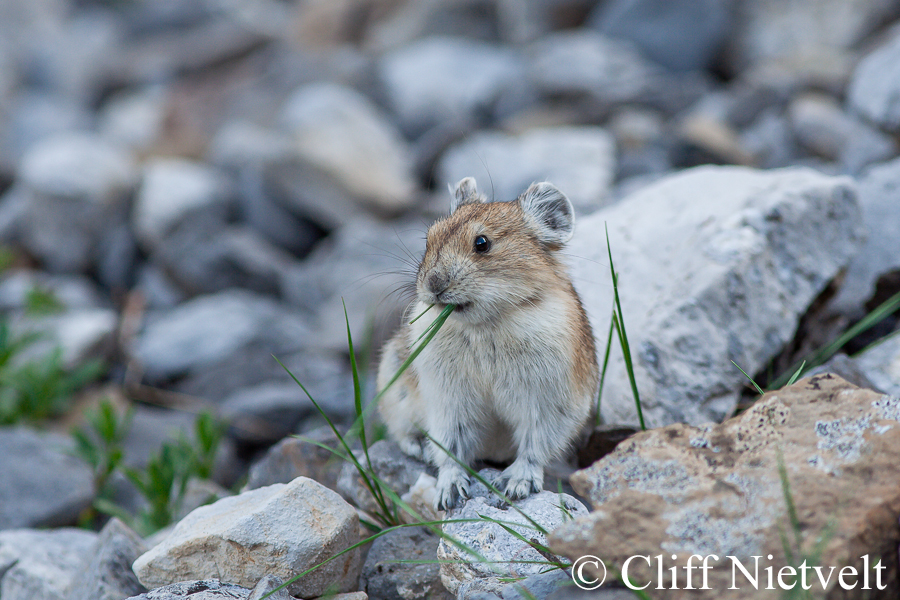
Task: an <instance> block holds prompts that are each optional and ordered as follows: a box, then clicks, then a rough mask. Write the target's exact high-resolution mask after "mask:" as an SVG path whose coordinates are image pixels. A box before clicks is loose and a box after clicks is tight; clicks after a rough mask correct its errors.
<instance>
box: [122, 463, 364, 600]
mask: <svg viewBox="0 0 900 600" xmlns="http://www.w3.org/2000/svg"><path fill="white" fill-rule="evenodd" d="M358 528H359V517H358V516H357V514H356V511H355V510H353V508H351V507H350V506H349V505H348V504H347V503H345V502H344V501H343V500H341V499H340V497H339V496H338V495H337V494H336V493H334V492H332V491H331V490H328V489H327V488H325V487H323V486H321V485H319V484H318V483H316V482H315V481H313V480H311V479H307V478H306V477H298V478H297V479H295V480H294V481H292V482H291V483H289V484H275V485H271V486H268V487H264V488H259V489H257V490H250V491H247V492H244V493H242V494H239V495H237V496H232V497H230V498H223V499H222V500H219V501H218V502H216V503H215V504H211V505H209V506H203V507H201V508H198V509H197V510H195V511H194V512H192V513H191V514H189V515H188V516H187V517H185V518H184V519H182V520H181V521H180V522H179V523H178V525H176V526H175V529H174V530H173V531H172V533H171V534H170V535H169V537H167V538H166V539H165V541H163V542H162V543H161V544H160V545H158V546H156V547H154V548H152V549H151V550H150V551H149V552H147V553H146V554H144V555H143V556H141V557H140V558H138V560H137V561H135V563H134V572H135V573H136V574H137V576H138V579H139V580H140V581H141V583H143V584H144V585H145V586H147V587H148V588H153V587H157V586H161V585H168V584H170V583H172V582H173V581H184V580H190V579H195V578H197V577H202V576H204V575H205V574H209V573H216V574H218V575H219V579H221V580H222V581H227V582H234V583H235V584H237V585H242V586H244V587H250V586H253V585H256V583H257V582H258V581H259V580H260V579H261V578H262V577H264V576H265V575H275V576H277V577H281V578H282V579H284V580H285V581H286V580H288V579H290V578H291V577H293V576H295V575H297V574H298V573H300V572H302V571H304V570H306V569H308V568H310V567H312V566H314V565H317V564H319V563H321V562H322V561H324V560H326V559H328V558H331V557H332V556H334V555H335V554H337V553H338V552H340V551H342V550H344V549H345V548H348V547H349V546H351V545H352V544H354V543H356V542H357V541H358V539H359V538H358V535H359V533H358ZM359 567H360V558H359V551H358V550H353V551H351V552H348V553H347V554H344V555H343V556H342V557H340V558H338V559H337V560H334V561H332V562H330V563H328V564H327V565H325V566H323V567H322V568H320V569H317V570H316V571H313V572H312V573H310V574H308V575H306V576H305V577H303V578H301V579H299V580H297V581H295V582H294V583H292V584H291V585H290V586H289V587H288V591H289V592H290V593H291V595H295V596H299V595H302V596H318V595H321V594H323V593H324V592H325V590H326V589H331V590H334V591H348V590H351V589H353V588H355V587H356V579H357V577H358V573H359Z"/></svg>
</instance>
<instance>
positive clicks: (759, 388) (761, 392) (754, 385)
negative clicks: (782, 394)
mask: <svg viewBox="0 0 900 600" xmlns="http://www.w3.org/2000/svg"><path fill="white" fill-rule="evenodd" d="M731 364H733V365H734V366H736V367H737V368H738V369H740V371H741V373H743V374H744V377H746V378H747V379H749V380H750V383H752V384H753V387H755V388H756V391H757V392H759V395H760V396H762V395H763V394H765V393H766V392H765V391H764V390H763V389H762V388H761V387H759V384H757V383H756V382H755V381H753V378H752V377H750V376H749V375H747V371H745V370H743V369H741V365H739V364H737V363H736V362H734V361H731Z"/></svg>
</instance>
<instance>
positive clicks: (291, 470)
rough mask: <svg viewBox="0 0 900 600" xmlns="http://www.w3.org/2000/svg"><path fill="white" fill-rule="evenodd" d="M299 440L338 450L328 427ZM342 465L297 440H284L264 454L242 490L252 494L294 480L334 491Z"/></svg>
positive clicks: (326, 452) (319, 448)
mask: <svg viewBox="0 0 900 600" xmlns="http://www.w3.org/2000/svg"><path fill="white" fill-rule="evenodd" d="M302 438H305V439H309V440H312V441H314V442H318V443H320V444H324V445H326V446H328V447H329V448H333V449H334V450H338V449H339V446H340V442H338V439H337V438H336V437H335V435H334V432H333V431H332V430H331V428H330V427H327V426H325V427H319V428H318V429H315V430H313V431H310V432H308V433H304V434H303V435H302ZM343 464H344V462H343V460H341V459H340V458H339V457H338V456H336V455H335V454H334V453H333V452H329V451H328V450H326V449H324V448H321V447H319V446H317V445H316V444H313V443H310V442H307V441H305V440H304V439H300V438H297V437H286V438H284V439H283V440H281V441H280V442H278V443H277V444H275V445H274V446H272V447H271V448H269V450H268V451H267V452H266V454H265V456H263V457H262V458H261V459H259V461H258V462H256V463H255V464H254V465H253V466H252V467H250V474H249V475H248V476H247V485H246V486H245V489H248V490H252V489H256V488H259V487H263V486H266V485H272V484H273V483H288V482H291V481H293V480H294V479H296V478H297V477H309V478H310V479H313V480H315V481H318V482H319V483H321V484H322V485H324V486H325V487H327V488H329V489H332V490H336V489H337V480H338V476H339V475H340V472H341V466H342V465H343Z"/></svg>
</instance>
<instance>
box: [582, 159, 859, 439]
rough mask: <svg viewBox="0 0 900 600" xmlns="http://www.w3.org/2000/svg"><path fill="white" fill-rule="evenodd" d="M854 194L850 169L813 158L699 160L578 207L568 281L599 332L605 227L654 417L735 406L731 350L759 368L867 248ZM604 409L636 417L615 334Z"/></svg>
mask: <svg viewBox="0 0 900 600" xmlns="http://www.w3.org/2000/svg"><path fill="white" fill-rule="evenodd" d="M855 196H856V194H855V189H854V186H853V185H852V183H851V182H850V181H849V180H848V179H844V178H834V177H827V176H824V175H820V174H818V173H816V172H813V171H811V170H807V169H789V170H782V171H768V172H762V171H754V170H751V169H745V168H738V167H702V168H696V169H691V170H688V171H685V172H682V173H679V174H677V175H673V176H669V177H667V178H665V179H663V180H661V181H659V182H657V183H655V184H652V185H650V186H647V187H645V188H642V189H640V190H638V191H637V192H635V193H634V194H632V195H631V196H628V197H627V198H625V199H623V200H622V201H620V202H619V203H618V204H615V205H613V206H610V207H607V208H604V209H601V210H599V211H597V212H596V213H594V214H593V215H590V216H589V217H587V218H584V219H581V221H579V223H578V225H577V227H576V232H575V237H574V238H573V240H572V241H571V242H570V243H569V245H568V247H567V250H566V252H567V254H568V255H569V256H572V257H578V258H574V259H572V260H571V263H572V268H571V275H572V281H573V282H574V284H575V287H576V289H577V290H578V291H579V293H580V295H581V299H582V301H583V303H584V306H585V309H586V310H587V313H588V316H589V318H590V319H591V323H592V325H593V328H594V332H595V335H598V336H605V333H606V332H607V331H608V329H609V318H610V307H611V306H612V305H613V298H612V290H611V286H610V281H609V280H608V279H606V278H605V277H604V276H601V275H599V271H598V267H597V265H598V263H599V264H606V263H608V262H609V258H608V255H607V247H606V243H605V240H604V235H603V231H604V227H606V226H608V227H609V237H610V244H611V247H612V255H613V260H614V264H615V267H616V271H617V273H618V275H619V285H618V287H619V296H620V298H621V303H622V306H623V312H624V319H625V323H624V325H625V329H626V331H627V332H628V338H629V342H630V346H631V349H632V357H633V359H634V370H635V376H636V379H637V387H638V390H639V391H640V395H641V400H642V405H643V413H644V418H645V420H646V421H647V424H648V426H658V425H661V424H664V423H671V422H678V421H684V422H688V423H703V422H707V421H713V420H721V419H722V418H724V417H726V416H727V415H729V414H731V411H732V410H733V409H734V407H735V405H736V403H737V399H738V395H739V391H740V389H741V387H742V386H743V385H744V376H743V375H742V374H741V372H740V371H739V370H738V369H737V368H735V367H734V365H732V364H731V362H730V361H731V360H733V361H734V362H736V363H737V364H739V365H741V367H742V368H743V369H744V370H745V371H747V372H748V373H755V372H757V371H758V370H759V369H761V368H762V367H763V366H764V365H765V364H766V363H767V361H768V360H769V359H770V358H771V357H773V356H775V355H776V354H777V353H778V352H780V351H781V347H782V345H783V344H785V343H787V342H788V341H789V340H790V339H791V338H792V337H793V335H794V331H795V329H796V327H797V323H798V320H799V318H800V316H801V315H802V314H803V313H804V312H805V311H806V309H807V307H808V306H809V304H810V303H811V302H812V301H813V299H814V298H816V296H817V295H818V294H819V292H821V291H822V290H823V289H824V288H825V286H826V285H827V284H828V282H829V281H830V280H831V279H832V278H833V277H834V276H835V275H836V274H837V273H838V271H839V270H840V269H841V268H842V267H843V266H844V265H846V263H847V262H848V260H849V257H850V256H851V255H852V253H853V252H855V251H856V249H857V248H858V246H859V244H860V242H861V235H862V232H861V230H860V216H859V207H858V205H857V203H856V199H855ZM686 241H688V242H687V243H686ZM644 285H646V287H642V286H644ZM601 332H602V333H601ZM600 339H601V340H603V339H605V338H604V337H601V338H600ZM601 343H602V342H601ZM603 351H604V349H603V348H600V352H603ZM601 412H602V415H603V418H604V421H605V422H607V423H616V424H624V423H628V424H633V423H635V422H636V421H635V418H636V414H635V401H634V398H633V396H632V393H631V387H630V384H629V382H628V378H627V376H626V372H625V368H624V361H623V359H622V357H621V352H620V350H619V347H618V345H616V347H615V348H614V349H613V351H612V355H611V359H610V365H609V370H608V371H607V374H606V381H605V386H604V389H603V399H602V406H601Z"/></svg>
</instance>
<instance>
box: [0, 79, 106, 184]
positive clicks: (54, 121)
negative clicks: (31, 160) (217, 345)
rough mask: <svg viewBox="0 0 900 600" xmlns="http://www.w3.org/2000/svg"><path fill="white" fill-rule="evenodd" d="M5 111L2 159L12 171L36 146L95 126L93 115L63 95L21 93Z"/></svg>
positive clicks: (0, 137)
mask: <svg viewBox="0 0 900 600" xmlns="http://www.w3.org/2000/svg"><path fill="white" fill-rule="evenodd" d="M5 110H6V111H7V112H6V116H5V117H4V121H5V123H4V124H3V126H2V127H0V140H2V141H0V156H2V157H3V160H2V162H4V163H6V162H9V167H10V168H13V167H14V166H15V165H17V164H19V163H20V162H21V160H22V158H23V157H24V156H25V155H26V154H27V153H28V151H29V150H30V149H31V148H32V147H33V146H35V145H36V144H39V143H41V142H43V141H44V140H47V139H51V138H54V137H57V136H60V135H66V134H71V133H72V132H73V131H89V130H90V129H91V127H92V126H93V115H92V114H91V112H90V111H89V110H88V108H87V107H86V106H84V105H83V104H82V103H81V102H80V101H78V100H77V99H74V98H71V97H68V96H62V95H60V94H52V93H43V92H37V91H30V90H29V91H24V90H21V91H18V93H14V94H12V95H11V97H10V99H9V102H8V104H7V106H6V108H5Z"/></svg>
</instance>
